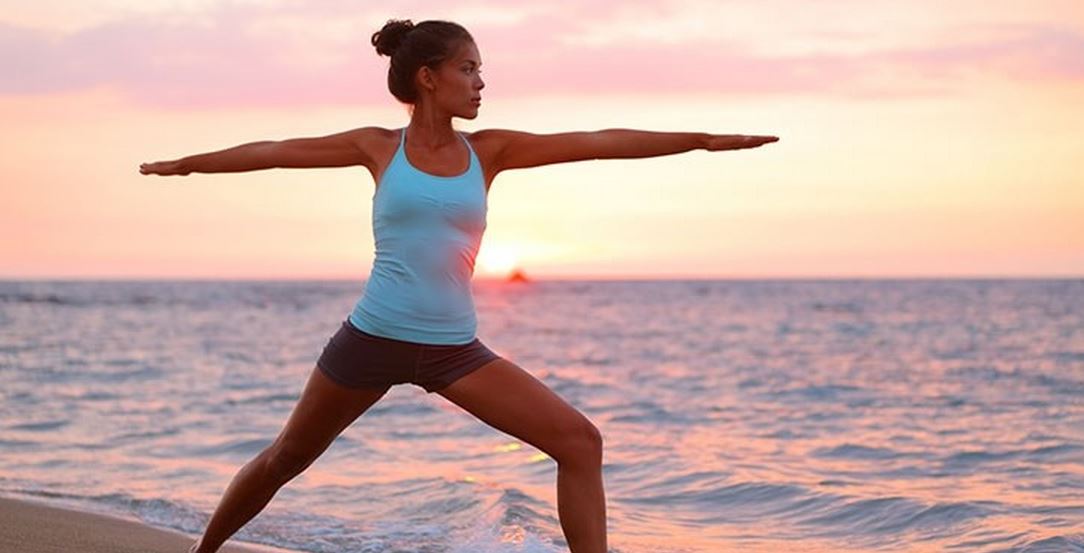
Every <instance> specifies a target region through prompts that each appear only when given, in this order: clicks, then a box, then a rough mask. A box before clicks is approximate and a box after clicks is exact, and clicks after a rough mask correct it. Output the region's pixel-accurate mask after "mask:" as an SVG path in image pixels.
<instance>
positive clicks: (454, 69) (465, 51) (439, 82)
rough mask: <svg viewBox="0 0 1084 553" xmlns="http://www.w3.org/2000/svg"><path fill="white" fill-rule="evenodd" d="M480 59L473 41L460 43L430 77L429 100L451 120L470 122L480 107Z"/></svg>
mask: <svg viewBox="0 0 1084 553" xmlns="http://www.w3.org/2000/svg"><path fill="white" fill-rule="evenodd" d="M481 65H482V57H481V55H480V54H479V53H478V47H477V46H475V45H474V42H470V41H467V42H464V43H462V44H461V45H460V46H459V48H458V50H457V51H456V53H455V55H453V56H452V57H450V58H448V59H446V60H444V63H442V64H441V65H440V68H439V69H438V70H437V71H434V72H432V73H431V75H432V77H433V85H434V88H433V100H434V101H435V102H436V104H437V106H438V107H439V108H440V109H441V111H445V112H448V113H450V114H451V115H452V116H453V117H462V118H464V119H474V118H475V117H478V108H479V107H481V105H482V92H481V91H482V88H484V87H485V86H486V84H485V83H484V82H482V76H481V75H480V70H479V68H480V67H481Z"/></svg>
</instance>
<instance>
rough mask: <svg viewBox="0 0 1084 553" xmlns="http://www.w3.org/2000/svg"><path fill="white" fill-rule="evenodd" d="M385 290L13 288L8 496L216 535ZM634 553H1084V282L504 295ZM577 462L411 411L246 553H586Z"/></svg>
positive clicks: (376, 413)
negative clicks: (361, 315)
mask: <svg viewBox="0 0 1084 553" xmlns="http://www.w3.org/2000/svg"><path fill="white" fill-rule="evenodd" d="M363 287H364V281H349V282H324V281H295V282H273V281H244V282H240V281H221V282H217V281H69V282H60V281H57V282H54V281H4V282H0V397H2V401H0V495H3V496H7V497H15V498H30V499H34V500H37V501H41V502H47V503H50V504H55V505H58V506H63V507H72V508H77V509H81V510H84V511H91V512H99V513H106V514H117V515H122V516H126V517H135V518H138V519H140V520H142V521H144V522H146V523H147V524H150V525H153V526H157V527H164V528H171V529H175V530H180V531H183V532H189V533H198V532H200V531H201V530H202V528H203V526H204V524H205V523H206V521H207V519H208V517H209V515H210V513H211V512H212V510H213V509H214V507H215V505H216V504H217V501H218V498H219V497H220V495H221V493H222V492H223V490H224V489H225V487H226V485H227V484H228V483H229V481H230V479H231V478H232V477H233V475H234V474H235V473H236V471H237V470H238V469H239V468H240V467H241V466H242V465H243V464H244V463H246V462H247V461H248V460H249V459H251V458H252V457H253V456H255V455H256V454H257V453H258V452H260V451H261V450H262V449H263V448H265V447H266V446H268V445H269V444H270V443H271V441H272V440H273V439H274V438H275V436H276V435H277V434H278V432H279V430H280V429H281V427H282V424H283V423H284V422H285V420H286V417H287V416H288V415H289V413H290V411H291V409H292V407H293V405H294V403H295V402H296V400H297V399H298V397H299V394H300V391H301V389H302V386H303V385H304V383H305V381H306V380H307V378H308V377H309V374H310V372H311V371H312V370H313V366H314V363H315V361H316V358H317V357H318V356H319V354H320V351H321V350H322V348H323V346H324V345H325V343H326V342H327V340H328V339H329V338H330V337H331V335H332V334H333V333H334V332H335V331H336V330H337V329H338V327H339V325H340V324H341V323H342V321H343V320H344V319H345V318H346V316H347V315H348V314H349V312H350V310H351V309H352V307H353V305H354V302H355V301H356V300H357V299H358V297H359V296H360V294H361V291H362V290H363ZM474 294H475V303H476V306H477V309H478V320H479V329H478V336H479V338H481V340H482V341H483V342H484V343H485V344H486V345H488V346H489V347H490V348H491V349H493V350H494V351H496V352H497V353H499V354H500V355H502V356H504V357H506V358H507V359H509V360H511V361H513V362H515V363H516V364H518V365H519V366H521V367H523V368H524V369H526V370H527V371H529V372H530V373H532V374H533V375H535V376H536V377H538V378H539V379H540V380H542V381H543V382H544V383H545V384H547V385H548V386H549V387H551V388H552V389H553V390H554V391H556V392H557V393H558V394H559V395H560V396H562V397H563V398H565V399H566V400H567V401H568V402H569V403H571V404H572V405H573V406H575V407H576V408H577V409H579V410H580V411H582V412H583V413H584V414H585V415H587V417H588V418H590V419H591V420H592V421H593V422H594V423H595V424H596V426H598V427H599V429H600V430H601V432H602V434H603V439H604V446H605V450H604V459H603V460H604V465H603V477H604V482H605V490H606V498H607V506H608V525H609V545H610V551H611V552H614V553H656V552H660V553H661V552H668V553H669V552H674V553H708V552H711V553H716V552H723V551H743V552H768V551H773V552H775V551H788V552H804V551H808V552H828V551H832V552H851V551H855V552H857V551H923V552H924V551H966V552H970V551H978V552H989V553H993V552H1021V553H1023V552H1040V551H1051V552H1059V553H1061V552H1072V551H1084V280H1079V279H1066V280H1041V279H1020V280H1011V279H1010V280H994V279H988V280H982V279H976V280H962V279H961V280H957V279H943V280H939V279H930V280H876V279H869V280H864V279H857V280H833V279H826V280H687V281H676V280H671V281H535V282H528V283H510V282H495V281H477V282H475V284H474ZM555 478H556V463H555V462H554V461H553V460H552V459H550V458H549V457H548V456H546V455H545V454H544V453H542V452H541V451H539V450H537V449H535V448H533V447H532V446H530V445H528V444H526V443H523V442H520V441H518V440H516V439H515V438H512V437H511V436H508V435H505V434H503V433H501V432H500V431H498V430H496V429H493V428H491V427H489V426H487V425H485V424H484V423H482V422H481V421H479V420H477V419H475V418H473V417H472V416H471V415H470V414H468V413H466V412H465V411H463V410H461V409H459V408H458V407H457V406H455V405H454V404H452V403H450V402H448V401H447V400H445V399H444V398H442V397H440V396H439V395H437V394H425V392H424V391H423V390H422V389H421V388H418V387H416V386H413V385H409V384H407V385H400V386H396V387H393V388H392V389H391V391H390V392H388V394H387V395H386V396H385V397H384V398H383V399H382V400H381V401H380V402H378V403H377V404H376V405H375V406H373V407H372V408H371V409H370V410H369V411H368V412H366V413H365V414H364V415H362V417H360V418H359V419H358V420H357V421H355V422H354V424H353V425H352V426H351V427H349V428H348V429H347V430H346V431H345V432H343V434H342V435H341V436H339V438H338V439H337V440H336V441H335V442H334V443H333V444H332V445H331V447H330V448H329V449H328V451H327V452H325V453H324V455H323V456H322V457H320V458H319V459H318V460H317V461H316V462H315V463H314V464H313V465H312V466H310V467H309V468H308V470H307V471H306V472H304V473H303V474H302V475H301V476H299V477H298V478H297V479H295V480H293V481H292V482H290V483H289V484H287V485H286V486H285V487H284V488H282V489H281V490H280V491H279V493H278V495H276V496H275V498H274V499H273V500H272V501H271V503H270V504H269V505H268V507H267V508H266V509H265V510H264V511H263V512H262V513H260V514H259V515H258V516H257V517H256V518H255V519H253V520H252V521H251V522H249V523H248V525H247V526H245V527H244V528H242V530H241V531H240V532H239V533H238V534H236V535H235V536H234V539H236V540H241V541H248V542H254V543H260V544H266V545H273V546H278V547H282V548H286V549H293V550H296V551H306V552H312V553H324V552H328V553H330V552H337V553H338V552H364V553H369V552H371V553H377V552H380V553H389V552H423V553H429V552H452V553H467V552H470V553H476V552H477V553H499V552H501V553H503V552H529V553H550V552H559V551H567V546H566V545H565V543H564V540H563V539H562V534H561V530H560V525H559V522H558V518H557V510H556V480H555Z"/></svg>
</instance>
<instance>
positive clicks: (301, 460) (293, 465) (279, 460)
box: [257, 442, 316, 481]
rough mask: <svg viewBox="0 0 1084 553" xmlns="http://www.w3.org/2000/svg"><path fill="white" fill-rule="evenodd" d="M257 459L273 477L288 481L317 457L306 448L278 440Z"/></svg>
mask: <svg viewBox="0 0 1084 553" xmlns="http://www.w3.org/2000/svg"><path fill="white" fill-rule="evenodd" d="M257 460H258V461H259V462H260V463H261V464H262V465H263V468H264V469H265V470H266V471H267V473H268V474H269V475H270V476H271V477H272V478H275V479H278V480H282V481H287V480H290V479H292V478H294V477H295V476H297V475H299V474H301V473H302V472H304V471H305V469H306V468H308V467H309V465H311V464H312V463H313V461H315V460H316V459H315V457H314V456H313V455H312V453H311V452H309V451H307V450H306V449H305V448H302V447H300V446H297V445H291V444H283V443H278V442H276V443H274V444H272V445H270V446H268V448H267V449H265V450H263V452H262V453H260V456H259V457H258V458H257Z"/></svg>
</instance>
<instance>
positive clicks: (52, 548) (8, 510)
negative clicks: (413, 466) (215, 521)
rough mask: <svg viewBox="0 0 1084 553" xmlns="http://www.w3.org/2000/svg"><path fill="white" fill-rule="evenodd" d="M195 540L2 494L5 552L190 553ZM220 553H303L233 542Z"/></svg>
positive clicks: (0, 534) (1, 545) (0, 538)
mask: <svg viewBox="0 0 1084 553" xmlns="http://www.w3.org/2000/svg"><path fill="white" fill-rule="evenodd" d="M195 540H196V536H191V535H188V534H185V533H182V532H179V531H176V530H169V529H163V528H157V527H154V526H150V525H148V524H146V523H143V522H140V521H137V520H135V519H125V518H121V517H117V516H112V515H104V514H99V513H91V512H87V511H79V510H75V509H71V508H66V507H57V506H53V505H49V504H47V503H44V502H39V501H35V500H31V499H23V498H13V497H5V496H0V550H2V551H6V552H9V553H69V552H71V551H80V552H83V553H186V552H187V551H188V548H189V547H191V545H192V543H193V542H194V541H195ZM219 551H220V552H221V553H301V552H298V551H292V550H288V549H282V548H276V547H268V546H264V545H257V544H242V543H239V542H236V541H235V540H230V541H228V542H226V544H225V545H224V546H223V547H222V548H221V549H219Z"/></svg>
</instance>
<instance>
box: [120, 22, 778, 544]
mask: <svg viewBox="0 0 1084 553" xmlns="http://www.w3.org/2000/svg"><path fill="white" fill-rule="evenodd" d="M372 44H373V45H374V46H375V47H376V51H377V53H378V54H380V55H386V56H389V57H390V58H391V63H390V67H389V68H388V88H389V89H390V91H391V93H392V95H394V96H395V98H397V99H398V100H399V101H400V102H403V103H405V104H408V105H410V106H411V116H410V121H409V123H408V124H407V125H406V127H404V128H401V129H384V128H379V127H372V126H368V127H361V128H356V129H353V130H349V131H346V132H341V133H338V134H332V135H328V136H323V137H313V138H294V139H289V140H281V141H261V142H252V143H248V144H242V145H240V146H235V147H233V148H229V149H226V150H221V151H217V152H211V153H206V154H199V155H192V156H188V157H184V158H180V159H176V160H172V161H161V162H155V163H144V164H142V165H141V166H140V172H141V173H142V174H147V175H149V174H156V175H187V174H189V173H193V172H198V173H221V172H238V171H254V170H258V169H269V168H277V167H283V168H285V167H298V168H300V167H346V166H357V165H363V166H365V167H366V168H367V169H368V170H369V171H370V172H371V173H372V175H373V180H374V182H375V183H376V191H375V193H374V194H373V234H374V237H375V240H376V258H375V260H374V262H373V267H372V272H371V274H370V276H369V279H368V281H367V282H366V285H365V289H364V292H363V294H362V296H361V298H360V299H359V300H358V301H357V303H356V304H355V305H354V308H353V310H352V311H351V312H350V313H349V315H348V316H347V317H346V318H345V320H343V321H342V324H341V326H340V327H339V329H338V330H337V332H335V333H334V335H333V336H332V337H331V338H330V339H329V341H328V342H327V345H326V346H325V347H324V350H323V352H322V353H321V355H320V357H319V358H318V360H317V362H316V367H314V368H313V370H312V373H311V375H310V376H309V379H308V382H307V383H306V385H305V388H304V390H303V392H302V394H301V397H300V399H299V400H298V403H297V405H296V406H295V407H294V410H293V412H292V413H291V414H290V416H289V418H288V420H287V421H286V424H285V426H284V428H283V429H282V431H281V433H280V434H279V435H278V437H277V438H276V439H275V440H274V442H273V443H272V444H271V445H270V446H268V447H267V449H265V450H264V451H262V452H261V453H259V454H258V455H257V456H256V457H255V458H253V459H252V460H251V461H249V462H248V463H247V464H245V465H244V467H242V468H241V469H240V471H239V472H238V473H237V475H236V476H235V477H234V478H233V480H232V481H231V482H230V484H229V486H228V488H227V489H226V491H225V493H224V495H223V497H222V499H221V500H220V502H219V504H218V507H217V508H216V509H215V511H214V514H213V515H212V516H211V519H210V521H209V522H208V525H207V528H206V530H205V531H204V532H203V534H202V536H201V537H200V539H199V540H197V542H196V543H195V544H193V545H192V548H191V549H190V553H212V552H214V551H217V550H218V549H219V547H221V546H222V544H223V543H224V542H225V541H226V540H227V539H228V538H229V537H230V536H232V535H233V534H234V533H235V532H237V530H239V529H240V528H241V527H242V526H243V525H244V524H246V523H247V522H248V521H249V520H251V519H252V518H253V517H254V516H256V514H257V513H259V512H260V511H261V510H262V509H263V508H264V507H265V506H266V505H267V503H268V502H269V501H270V500H271V498H272V497H273V496H274V495H275V493H276V492H277V491H278V490H279V489H280V488H281V487H282V486H283V485H285V484H286V483H287V482H289V481H290V480H292V479H293V478H294V477H296V476H298V475H299V474H301V472H302V471H304V470H305V469H306V468H307V467H308V466H309V465H311V464H312V463H313V461H315V460H316V459H317V457H319V456H320V455H321V454H322V453H323V452H324V450H325V449H327V447H328V446H329V445H330V444H331V443H332V441H333V440H334V439H335V438H336V437H337V436H338V435H339V433H340V432H342V431H343V430H344V429H346V428H347V427H348V426H349V425H350V424H351V423H353V422H354V421H355V420H356V419H357V418H358V417H359V416H361V414H362V413H364V412H365V411H366V410H367V409H369V408H370V407H372V405H373V404H374V403H376V402H377V401H378V400H379V399H380V398H381V397H382V396H383V395H384V394H385V393H386V392H387V391H388V389H389V388H390V387H391V386H393V385H396V384H404V383H410V384H414V385H417V386H420V387H422V388H423V389H425V391H426V392H427V393H431V392H436V393H438V394H440V395H441V396H443V397H445V398H447V399H448V400H450V401H451V402H453V403H455V404H456V405H458V406H459V407H461V408H463V409H464V410H466V411H467V412H469V413H471V414H473V415H475V416H477V417H478V418H479V419H481V420H482V421H484V422H485V423H486V424H488V425H490V426H492V427H493V428H496V429H498V430H501V431H502V432H505V433H508V434H510V435H512V436H514V437H516V438H518V439H520V440H523V441H525V442H527V443H529V444H531V445H532V446H534V447H537V448H538V449H540V450H542V451H543V452H545V453H546V454H548V455H549V456H550V457H551V458H552V459H554V460H555V461H556V462H557V511H558V516H559V518H560V523H561V529H562V531H563V532H564V534H565V538H566V540H567V541H568V546H569V549H570V550H571V553H606V551H607V546H606V499H605V496H604V493H603V481H602V436H601V434H600V433H599V430H598V428H597V427H596V426H595V425H594V424H592V422H591V421H590V420H588V419H587V417H585V416H584V415H583V414H582V413H580V412H579V411H578V410H576V409H575V408H574V407H573V406H571V405H569V404H568V403H567V402H566V401H565V400H563V399H562V398H561V397H559V396H558V395H556V394H555V393H554V392H553V391H552V390H550V389H549V388H548V387H547V386H546V385H545V384H544V383H542V381H540V380H538V379H537V378H535V377H534V376H532V375H531V374H530V373H529V372H527V371H525V370H524V369H522V368H521V367H519V366H518V365H516V364H515V363H513V362H511V361H509V360H507V359H504V358H502V357H500V356H499V355H497V354H496V353H494V352H493V351H491V350H490V349H489V348H488V347H486V346H485V345H484V344H483V343H482V342H481V341H480V340H479V339H478V338H477V336H476V335H475V331H476V329H477V320H476V318H475V311H474V303H473V298H472V296H471V288H470V280H471V277H472V276H473V274H474V260H475V256H476V254H477V252H478V247H479V245H480V243H481V240H482V235H483V232H484V230H485V227H486V212H487V205H486V194H487V193H488V191H489V187H490V185H491V184H492V182H493V179H494V178H495V177H496V176H497V175H498V174H500V173H501V171H506V170H509V169H520V168H524V167H538V166H540V165H547V164H552V163H562V162H570V161H580V160H589V159H613V158H643V157H651V156H662V155H668V154H676V153H680V152H686V151H689V150H695V149H703V150H708V151H718V150H737V149H742V148H755V147H758V146H761V145H764V144H767V143H769V142H775V141H777V140H779V139H778V138H776V137H774V136H744V135H713V134H707V133H680V132H649V131H638V130H626V129H608V130H601V131H595V132H568V133H559V134H548V135H540V134H532V133H526V132H518V131H511V130H503V129H487V130H481V131H477V132H473V133H462V132H458V131H456V130H455V129H454V128H453V127H452V118H453V117H461V118H464V119H474V118H475V117H477V116H478V109H479V107H480V106H481V91H482V89H483V88H484V86H485V84H484V83H483V82H482V77H481V76H480V68H481V66H482V59H481V55H480V54H479V52H478V48H477V45H476V44H475V43H474V40H473V38H472V37H471V35H470V34H469V33H468V32H467V31H466V29H464V28H463V27H461V26H460V25H457V24H455V23H452V22H448V21H436V20H430V21H423V22H421V23H418V24H416V25H415V24H413V23H412V22H411V21H409V20H392V21H388V23H387V24H386V25H384V27H383V28H382V29H381V30H380V31H378V32H376V33H374V34H373V36H372Z"/></svg>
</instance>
